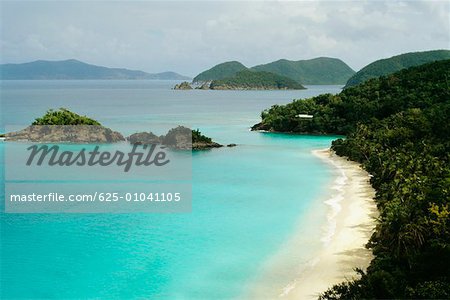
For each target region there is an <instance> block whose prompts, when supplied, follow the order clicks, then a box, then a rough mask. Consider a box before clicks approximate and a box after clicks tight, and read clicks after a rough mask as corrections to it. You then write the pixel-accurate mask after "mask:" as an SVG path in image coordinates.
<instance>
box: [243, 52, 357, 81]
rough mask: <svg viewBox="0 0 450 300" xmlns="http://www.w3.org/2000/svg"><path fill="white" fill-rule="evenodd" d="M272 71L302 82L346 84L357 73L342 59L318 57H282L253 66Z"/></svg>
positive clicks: (255, 68)
mask: <svg viewBox="0 0 450 300" xmlns="http://www.w3.org/2000/svg"><path fill="white" fill-rule="evenodd" d="M252 69H253V70H256V71H266V72H272V73H275V74H278V75H282V76H286V77H289V78H291V79H294V80H296V81H298V82H300V83H302V84H312V85H314V84H345V83H346V82H347V80H348V79H349V78H350V77H351V76H352V75H353V74H355V71H353V70H352V69H351V68H350V67H349V66H348V65H347V64H345V63H344V62H343V61H342V60H340V59H336V58H329V57H318V58H314V59H309V60H299V61H290V60H286V59H280V60H277V61H274V62H271V63H268V64H265V65H259V66H255V67H253V68H252Z"/></svg>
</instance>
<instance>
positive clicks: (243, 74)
mask: <svg viewBox="0 0 450 300" xmlns="http://www.w3.org/2000/svg"><path fill="white" fill-rule="evenodd" d="M210 89H213V90H214V89H233V90H234V89H292V90H297V89H304V87H303V86H302V85H301V84H300V83H298V82H296V81H295V80H292V79H290V78H287V77H285V76H280V75H277V74H274V73H269V72H257V71H250V70H243V71H240V72H238V73H236V74H235V75H234V76H232V77H227V78H224V79H220V80H213V81H212V82H211V85H210Z"/></svg>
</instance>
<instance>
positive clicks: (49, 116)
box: [32, 108, 100, 125]
mask: <svg viewBox="0 0 450 300" xmlns="http://www.w3.org/2000/svg"><path fill="white" fill-rule="evenodd" d="M32 125H100V123H99V122H97V121H95V120H93V119H90V118H88V117H86V116H80V115H78V114H76V113H73V112H71V111H69V110H67V109H65V108H60V109H59V110H53V109H50V110H48V111H47V113H46V114H45V115H43V116H42V117H40V118H37V119H36V120H34V122H33V123H32Z"/></svg>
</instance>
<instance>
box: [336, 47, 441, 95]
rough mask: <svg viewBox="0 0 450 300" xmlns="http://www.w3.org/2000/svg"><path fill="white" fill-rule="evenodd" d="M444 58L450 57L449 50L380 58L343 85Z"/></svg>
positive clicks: (350, 84)
mask: <svg viewBox="0 0 450 300" xmlns="http://www.w3.org/2000/svg"><path fill="white" fill-rule="evenodd" d="M445 59H450V50H433V51H424V52H410V53H404V54H401V55H396V56H393V57H390V58H385V59H380V60H377V61H375V62H373V63H370V64H369V65H367V66H365V67H364V68H362V69H361V70H359V71H358V72H357V73H356V74H355V75H353V76H352V77H351V78H350V79H349V80H348V81H347V83H346V85H345V87H346V88H348V87H351V86H355V85H358V84H360V83H363V82H365V81H367V80H369V79H371V78H376V77H380V76H386V75H389V74H392V73H395V72H397V71H400V70H402V69H406V68H409V67H414V66H419V65H423V64H426V63H429V62H433V61H438V60H445Z"/></svg>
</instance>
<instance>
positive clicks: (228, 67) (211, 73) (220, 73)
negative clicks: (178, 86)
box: [192, 61, 247, 83]
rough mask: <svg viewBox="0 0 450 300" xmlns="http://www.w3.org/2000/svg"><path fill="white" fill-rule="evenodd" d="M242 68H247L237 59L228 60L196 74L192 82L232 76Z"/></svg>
mask: <svg viewBox="0 0 450 300" xmlns="http://www.w3.org/2000/svg"><path fill="white" fill-rule="evenodd" d="M242 70H247V67H246V66H244V65H243V64H241V63H240V62H238V61H228V62H224V63H221V64H218V65H216V66H214V67H212V68H211V69H209V70H206V71H204V72H202V73H200V74H198V75H197V76H195V77H194V79H193V80H192V82H194V83H199V82H207V81H212V80H218V79H223V78H227V77H232V76H234V75H236V73H237V72H239V71H242Z"/></svg>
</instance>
